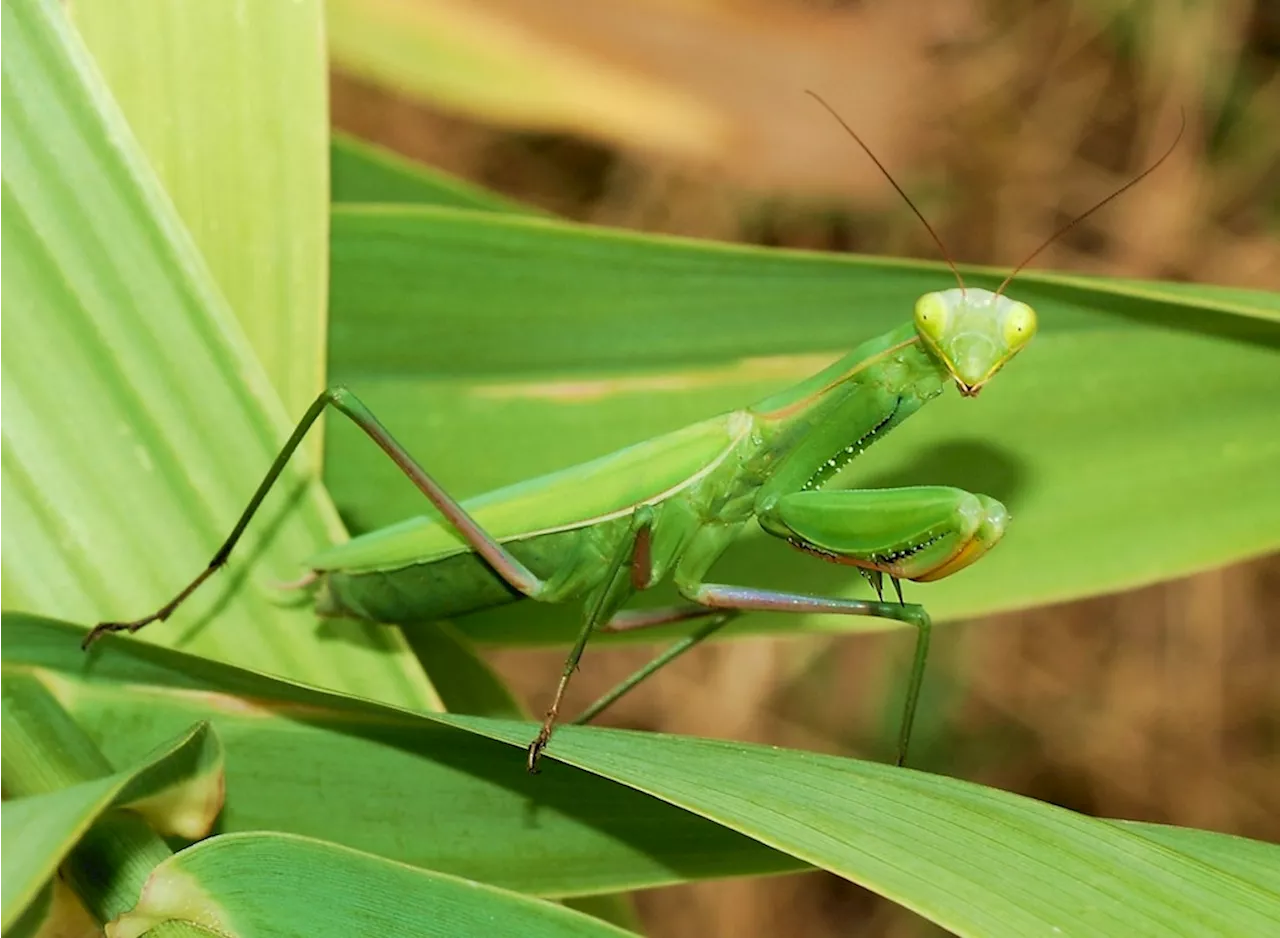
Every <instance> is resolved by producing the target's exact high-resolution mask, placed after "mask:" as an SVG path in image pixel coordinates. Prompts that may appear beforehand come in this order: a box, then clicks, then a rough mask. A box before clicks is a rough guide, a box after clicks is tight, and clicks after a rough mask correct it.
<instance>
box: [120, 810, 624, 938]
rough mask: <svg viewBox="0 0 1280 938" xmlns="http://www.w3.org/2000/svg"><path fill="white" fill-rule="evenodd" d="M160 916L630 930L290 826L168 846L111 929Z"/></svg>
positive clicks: (321, 930) (384, 928)
mask: <svg viewBox="0 0 1280 938" xmlns="http://www.w3.org/2000/svg"><path fill="white" fill-rule="evenodd" d="M266 871H269V873H270V875H268V876H264V873H265V872H266ZM167 921H178V922H195V923H196V924H198V925H200V926H203V927H204V928H207V929H208V930H209V931H210V932H213V933H215V934H217V935H221V936H224V938H236V936H242V935H243V936H250V935H267V934H270V935H279V936H281V938H285V936H293V935H296V936H298V938H311V936H327V935H334V936H347V935H382V936H387V938H394V936H400V935H403V936H406V938H407V936H430V935H439V936H442V938H461V936H467V935H475V936H477V938H489V936H492V935H521V936H526V935H527V936H542V935H545V936H548V938H550V936H581V938H609V936H614V938H620V936H624V935H628V934H631V933H630V932H624V931H622V930H621V929H619V928H615V927H613V926H612V925H607V924H605V923H604V922H601V921H598V920H597V919H593V918H591V917H589V916H586V915H583V914H581V913H579V912H574V911H571V910H570V909H566V908H564V907H563V906H560V905H556V904H554V903H551V902H542V901H538V900H536V899H530V898H528V897H527V896H521V895H518V894H516V893H512V892H506V891H504V890H501V889H496V888H494V887H493V886H486V885H483V884H481V883H476V882H472V881H470V880H465V879H458V878H456V877H453V876H446V875H444V874H441V873H432V872H428V871H426V870H420V869H414V868H413V867H411V866H405V865H404V864H401V863H393V862H392V861H390V860H385V859H383V858H381V857H376V856H373V855H371V854H368V853H360V852H358V851H355V850H351V849H349V848H346V847H340V846H337V845H336V844H329V843H324V842H323V841H319V840H311V839H309V838H305V837H296V836H290V835H287V834H238V835H235V834H232V835H226V836H222V837H214V838H212V839H210V840H206V841H205V842H204V843H201V844H197V845H196V846H194V847H189V848H188V849H186V850H183V851H182V852H181V853H178V854H176V855H174V856H173V858H172V859H169V860H166V861H165V862H164V863H162V864H160V866H158V867H157V868H156V871H155V873H154V874H152V877H151V880H150V881H149V882H148V884H147V888H146V890H145V891H144V892H143V895H142V901H141V902H139V904H138V907H137V908H136V909H134V910H133V911H132V912H129V913H127V914H125V915H122V916H121V917H120V918H118V919H117V920H116V921H115V923H114V927H113V929H112V932H111V934H112V936H113V938H136V936H140V935H142V934H144V933H145V932H146V931H147V930H148V929H150V928H153V927H155V926H156V925H157V924H159V923H162V922H167Z"/></svg>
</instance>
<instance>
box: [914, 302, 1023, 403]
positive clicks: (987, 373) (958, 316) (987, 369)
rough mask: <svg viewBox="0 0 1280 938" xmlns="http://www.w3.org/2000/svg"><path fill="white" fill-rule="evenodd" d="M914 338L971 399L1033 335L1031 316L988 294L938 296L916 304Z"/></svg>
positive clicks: (1020, 306)
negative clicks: (918, 338) (918, 337)
mask: <svg viewBox="0 0 1280 938" xmlns="http://www.w3.org/2000/svg"><path fill="white" fill-rule="evenodd" d="M915 325H916V333H917V334H918V335H919V336H920V340H921V341H922V342H923V343H924V345H925V348H927V349H928V350H929V351H930V352H931V353H932V354H933V356H934V357H935V358H937V359H938V361H940V362H941V363H942V364H943V365H944V366H946V369H947V371H949V372H950V373H951V377H953V378H955V382H956V387H958V388H959V389H960V393H961V394H963V395H964V396H965V397H974V396H975V395H977V393H978V392H979V391H981V390H982V387H983V385H985V384H986V383H987V382H988V381H989V380H991V376H992V375H994V374H995V373H996V372H997V371H999V370H1000V369H1001V367H1003V365H1004V363H1005V362H1007V361H1008V360H1009V359H1011V358H1013V356H1014V355H1016V354H1017V353H1018V352H1019V351H1020V350H1021V349H1022V348H1023V346H1025V345H1026V344H1027V343H1028V342H1030V341H1031V337H1032V336H1033V335H1035V334H1036V313H1035V310H1033V309H1032V308H1031V307H1030V306H1028V305H1027V304H1026V303H1019V302H1018V301H1017V300H1011V299H1009V298H1008V297H1007V296H1004V295H1003V294H999V293H992V292H991V291H990V290H980V289H976V288H973V287H970V288H968V289H960V288H957V289H952V290H939V291H937V292H936V293H926V294H925V295H924V296H922V297H920V299H919V301H918V302H917V303H916V313H915Z"/></svg>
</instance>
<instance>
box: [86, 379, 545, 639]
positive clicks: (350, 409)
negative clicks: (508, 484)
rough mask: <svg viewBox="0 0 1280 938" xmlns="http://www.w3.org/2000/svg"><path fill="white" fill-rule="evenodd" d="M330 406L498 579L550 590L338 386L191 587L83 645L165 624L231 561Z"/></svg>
mask: <svg viewBox="0 0 1280 938" xmlns="http://www.w3.org/2000/svg"><path fill="white" fill-rule="evenodd" d="M329 406H332V407H333V408H334V409H336V410H337V411H339V412H340V413H342V414H343V415H345V416H346V417H348V418H349V419H350V420H351V421H352V422H353V423H354V424H355V425H356V426H358V427H359V428H360V429H361V430H363V431H364V432H365V433H366V434H367V435H368V436H369V438H370V439H372V440H373V441H374V442H375V443H377V444H378V446H380V447H381V448H382V451H383V452H385V453H386V454H387V455H388V456H390V457H391V460H392V462H394V463H395V464H396V465H397V466H398V467H399V468H400V471H401V472H403V473H404V474H405V475H406V476H408V477H409V479H410V481H412V482H413V484H414V485H416V486H417V487H418V490H419V491H420V492H422V494H423V495H425V496H427V498H428V499H430V501H431V503H432V504H433V505H435V506H436V508H437V509H439V511H440V513H441V514H442V515H444V517H445V518H446V519H447V520H448V521H449V523H450V524H452V525H453V527H454V528H455V529H457V531H458V533H459V534H461V535H462V537H463V539H464V540H465V541H466V542H467V543H468V544H469V545H470V546H471V547H472V548H473V549H474V550H475V551H476V552H477V553H478V554H480V556H482V557H483V558H484V559H485V560H486V561H487V562H488V563H489V565H490V566H491V567H492V568H493V569H494V571H495V572H496V573H497V574H498V575H499V576H501V577H502V578H503V579H504V580H506V581H507V583H509V584H510V585H511V586H512V587H513V588H514V589H517V590H519V591H520V592H522V593H524V594H525V595H526V596H528V597H530V598H533V599H537V598H538V597H539V596H540V594H541V593H542V591H543V590H544V589H545V587H546V583H545V582H544V581H543V580H541V579H539V578H538V577H537V576H536V575H535V574H534V573H533V572H532V571H531V570H529V568H528V567H526V566H525V565H524V564H523V563H521V562H520V561H519V560H518V559H517V558H516V557H515V556H514V555H513V554H511V553H510V552H509V551H508V550H507V549H506V548H504V547H503V546H502V545H501V544H499V543H498V542H497V541H496V540H494V539H493V537H491V536H490V535H489V533H488V532H487V531H485V530H484V528H482V527H480V525H479V524H477V523H476V522H475V520H474V519H473V518H472V517H471V516H470V515H469V514H467V512H466V510H465V509H464V508H463V507H462V505H460V504H459V503H458V501H457V500H456V499H455V498H454V497H453V496H451V495H450V494H449V493H448V492H446V491H445V490H444V488H443V487H442V486H441V485H440V484H439V483H438V482H436V480H435V479H433V478H432V477H431V475H430V474H429V473H428V472H427V471H426V470H425V469H423V468H422V466H421V465H419V464H418V462H417V460H415V459H414V458H413V457H412V456H411V455H410V454H409V452H408V450H406V449H405V448H404V447H403V446H402V445H401V444H400V443H399V442H398V441H397V440H396V439H395V437H393V436H392V435H391V432H390V431H389V430H387V428H386V427H384V426H383V425H382V423H381V422H380V421H379V420H378V418H377V417H375V416H374V415H373V412H372V411H370V410H369V408H367V407H366V406H365V405H364V404H363V403H362V402H361V401H360V399H359V398H358V397H356V396H355V395H354V394H352V393H351V392H350V391H348V390H347V389H346V388H344V387H340V386H339V387H333V388H329V389H327V390H325V391H323V392H322V393H321V394H320V396H319V397H317V398H316V399H315V401H313V402H312V404H311V406H310V407H308V408H307V412H306V413H305V414H303V416H302V419H301V420H300V421H298V425H297V426H296V427H294V430H293V433H292V434H290V436H289V439H288V440H287V441H286V442H285V444H284V446H283V447H281V449H280V453H279V455H277V456H276V458H275V461H274V462H272V464H271V467H270V468H269V469H268V470H267V474H266V475H265V476H263V478H262V481H261V482H260V483H258V488H257V490H256V491H255V492H254V493H253V497H252V498H250V499H249V504H248V505H247V506H246V507H245V509H244V511H243V512H241V514H240V517H239V519H238V520H237V521H236V523H235V526H234V527H233V528H232V529H231V533H230V534H229V535H228V536H227V539H226V540H225V541H224V542H223V543H222V546H221V547H219V548H218V550H217V552H216V553H215V554H214V555H213V558H212V559H211V560H210V561H209V564H208V566H206V567H205V568H204V569H203V570H201V571H200V573H199V574H197V575H196V577H195V578H194V579H192V581H191V582H190V583H188V584H187V585H186V586H184V587H183V588H182V589H181V590H179V591H178V593H177V594H176V595H175V596H174V597H173V598H172V599H171V600H169V601H168V602H167V603H165V604H164V605H163V606H161V607H160V608H159V609H157V610H156V611H155V612H153V613H151V614H150V615H147V616H143V617H142V618H141V619H134V620H133V621H131V622H100V623H98V625H96V626H94V628H93V631H91V632H90V633H89V634H88V635H87V636H85V639H84V641H83V642H82V643H81V647H82V648H88V647H89V645H90V644H92V643H93V641H94V640H96V639H97V638H98V637H99V636H101V635H104V634H106V633H107V632H124V631H128V632H136V631H138V630H139V629H140V628H142V627H143V626H146V625H149V624H150V623H152V622H163V621H164V620H165V619H168V618H169V616H171V615H172V614H173V612H174V610H176V609H177V608H178V607H179V606H180V605H182V603H183V602H184V601H185V600H186V599H187V597H188V596H190V595H191V594H192V593H194V592H195V591H196V590H197V589H198V588H199V587H200V585H201V584H202V583H204V581H205V580H207V579H208V578H209V577H210V576H212V575H213V574H214V573H215V572H216V571H217V570H219V569H221V568H222V567H223V566H224V565H225V564H226V562H227V558H228V557H229V556H230V555H231V551H232V550H233V549H234V548H235V546H236V543H237V542H238V541H239V540H240V537H241V535H243V534H244V531H245V528H247V527H248V526H249V522H250V521H251V520H252V519H253V516H254V515H255V514H257V512H258V509H259V508H260V507H261V506H262V502H263V499H265V498H266V497H267V493H268V492H270V491H271V489H272V487H273V486H274V485H275V484H276V481H277V480H278V479H279V478H280V474H281V473H282V472H283V471H284V467H285V465H286V464H287V463H288V462H289V459H290V457H292V456H293V454H294V451H295V450H297V448H298V446H299V445H300V444H301V443H302V440H303V438H304V437H306V435H307V432H308V431H309V430H310V429H311V427H312V425H313V424H315V422H316V421H317V420H318V419H320V415H321V414H322V413H324V411H325V408H327V407H329Z"/></svg>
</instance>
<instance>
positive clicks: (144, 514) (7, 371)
mask: <svg viewBox="0 0 1280 938" xmlns="http://www.w3.org/2000/svg"><path fill="white" fill-rule="evenodd" d="M3 16H4V32H5V36H6V41H5V55H4V60H3V70H4V86H3V124H4V131H3V132H4V144H5V159H4V164H3V200H4V201H3V208H4V211H3V218H2V220H0V224H2V225H3V238H4V261H5V277H4V279H3V303H4V308H5V330H6V334H7V335H8V337H9V341H8V342H5V343H4V346H3V352H2V353H0V354H2V355H3V372H4V395H3V410H4V413H3V435H4V461H3V499H4V505H5V508H6V509H7V510H6V512H5V515H4V543H5V546H6V547H8V548H9V549H8V550H7V551H6V557H5V564H4V568H3V594H4V595H3V600H4V605H5V606H6V607H8V608H18V609H26V610H32V611H41V612H44V613H47V614H54V615H63V616H69V617H73V618H76V619H79V620H82V621H96V620H99V619H105V618H125V619H132V618H134V617H137V616H140V615H143V614H145V613H146V612H148V611H150V610H152V609H154V608H155V607H156V605H157V604H158V603H160V602H163V601H164V600H165V599H166V598H167V597H169V596H172V595H173V593H174V591H175V590H177V589H178V588H180V587H181V586H182V585H183V584H184V583H186V582H187V581H188V580H189V579H190V578H191V577H192V576H193V575H194V574H196V573H197V572H199V571H200V570H202V569H204V568H205V566H206V565H207V564H208V561H209V557H210V556H211V555H212V553H213V551H214V550H215V549H216V548H217V546H218V545H219V544H220V543H221V542H222V540H223V538H224V537H225V536H226V535H227V532H228V529H229V525H230V524H231V523H232V522H233V521H234V519H235V518H236V516H237V515H238V514H239V512H240V510H241V508H242V507H243V506H244V504H245V502H246V500H247V498H248V496H249V495H250V493H251V492H252V486H253V484H254V482H255V480H256V479H257V478H259V477H260V475H261V473H262V472H263V470H264V468H265V467H266V466H268V465H269V464H270V462H271V459H272V458H273V456H274V455H275V453H276V451H277V448H278V446H279V444H280V443H281V441H283V439H284V438H285V436H286V434H287V431H288V427H289V426H290V422H289V418H288V417H287V416H286V414H285V412H284V410H283V408H282V406H281V404H280V402H279V399H278V397H277V396H276V393H275V391H274V390H273V389H272V387H271V384H270V382H269V381H268V379H267V377H266V375H265V374H264V373H263V371H262V369H261V368H260V367H259V365H258V364H257V362H256V361H255V359H254V357H253V353H252V350H251V349H250V348H249V345H248V343H247V342H246V341H245V339H244V336H243V333H242V332H241V330H240V329H239V327H238V325H237V323H236V322H235V320H234V318H233V317H232V316H231V314H230V311H229V310H228V309H227V305H226V303H225V301H224V300H223V299H222V297H221V295H220V293H219V292H218V289H217V286H216V285H215V283H214V281H213V278H212V277H211V276H210V274H209V272H208V270H207V268H206V267H205V265H204V263H203V260H202V258H201V256H200V254H199V253H198V252H197V250H196V249H195V246H194V245H193V244H192V242H191V239H190V237H189V236H188V235H187V233H186V231H185V230H184V229H183V227H182V225H181V223H180V221H179V219H178V217H177V215H176V213H175V212H174V210H173V206H172V204H171V203H170V201H169V199H168V197H167V195H166V194H165V192H164V191H163V189H161V187H160V186H159V184H158V183H157V182H156V179H155V177H154V176H153V175H152V173H151V171H150V169H149V167H148V165H147V163H146V161H145V160H144V158H143V156H142V154H141V152H140V150H139V148H138V147H137V145H136V143H135V142H134V140H133V137H132V135H131V133H130V131H129V128H128V126H127V125H126V124H125V122H124V120H123V118H122V117H121V115H120V113H119V111H118V109H117V108H116V106H115V104H114V102H113V101H112V99H111V98H110V97H109V95H108V94H107V93H106V91H105V89H104V88H103V86H102V84H101V81H100V80H99V78H98V76H97V75H96V73H95V71H94V69H93V65H92V63H91V61H90V60H89V58H88V56H87V54H86V53H85V51H84V49H83V48H82V47H81V46H80V44H79V42H78V40H77V38H76V36H75V34H74V33H73V32H72V31H71V30H70V29H69V28H68V26H67V25H66V23H65V21H64V19H63V15H62V11H61V9H60V8H59V7H57V6H55V5H54V4H52V3H48V2H36V0H12V2H8V3H5V5H4V10H3ZM296 462H297V465H296V466H294V467H293V468H291V469H290V470H289V471H288V472H287V473H286V478H285V482H284V486H283V489H282V491H280V492H279V493H277V494H276V495H275V496H273V497H272V498H271V499H270V500H269V501H268V502H267V504H266V507H265V510H264V514H263V516H262V523H260V524H258V525H255V526H254V529H253V530H251V531H250V532H249V533H248V535H247V537H246V539H245V540H244V542H242V544H241V547H240V549H239V552H238V557H239V558H241V559H242V561H243V562H244V563H245V566H244V567H240V568H237V569H235V572H234V574H233V575H232V576H230V577H223V578H221V582H220V583H218V582H216V581H215V583H214V584H211V585H210V586H208V587H206V589H205V590H204V591H202V592H201V593H200V594H198V595H197V596H196V597H195V599H194V600H193V603H192V606H191V608H190V609H189V610H184V616H183V617H182V618H181V619H180V620H175V621H173V622H171V623H168V624H166V625H163V626H157V627H154V628H151V629H148V630H147V631H146V632H145V633H144V634H145V635H146V636H147V638H148V640H151V641H162V642H177V643H181V644H183V645H184V647H188V648H190V649H192V650H197V651H199V652H201V653H203V654H207V655H211V656H214V657H220V658H223V659H224V660H234V661H240V662H244V663H252V664H253V665H254V666H255V667H260V668H264V669H268V670H272V671H275V672H277V673H281V674H287V675H292V676H295V677H305V678H307V679H309V680H312V681H315V682H317V683H327V684H329V685H331V686H335V687H342V688H344V689H347V690H351V691H354V692H360V693H364V694H366V695H369V696H376V697H380V698H382V699H387V700H394V701H397V702H400V703H406V704H410V705H416V706H430V705H433V704H434V703H435V698H434V695H433V694H432V692H431V690H430V687H429V685H428V684H427V682H426V681H425V679H424V678H423V676H422V673H421V670H420V669H419V668H418V666H417V664H416V662H415V661H414V660H413V658H412V656H411V654H410V653H409V651H408V649H407V648H406V646H405V645H404V642H403V638H402V637H401V636H400V635H399V633H398V632H397V631H396V630H395V629H388V628H385V627H382V626H367V627H364V626H355V625H351V624H344V623H334V624H330V625H328V626H326V628H325V630H324V632H323V633H318V632H317V630H316V628H315V623H316V620H315V617H314V616H313V615H312V614H311V613H310V612H308V611H307V610H305V609H286V608H284V607H283V606H281V605H280V604H279V602H278V601H277V600H276V598H275V595H274V594H275V592H276V591H275V590H274V589H273V584H276V583H279V582H283V581H287V580H290V579H295V578H296V577H297V576H298V575H299V573H300V572H301V571H300V568H299V566H298V561H299V559H300V558H303V557H306V556H308V555H309V554H310V553H312V552H313V551H315V550H316V549H317V548H319V547H321V546H323V545H326V544H328V543H331V542H332V540H333V539H335V538H340V537H342V535H343V531H342V527H341V525H340V524H339V523H338V521H337V518H336V516H335V514H334V512H333V510H332V507H331V505H330V504H329V502H328V500H327V497H326V495H325V494H324V492H323V491H322V490H321V489H320V487H319V486H318V485H316V484H314V482H312V481H309V480H310V479H311V475H310V473H309V472H308V470H307V466H306V460H305V459H299V460H297V461H296ZM246 578H248V582H247V583H246V582H244V580H245V579H246ZM219 587H220V588H219ZM237 587H241V588H238V589H237ZM188 612H189V613H190V614H189V615H188V614H187V613H188ZM214 625H216V627H212V626H214ZM206 626H208V627H206Z"/></svg>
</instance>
